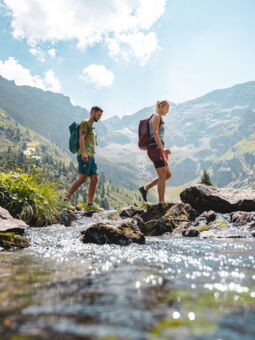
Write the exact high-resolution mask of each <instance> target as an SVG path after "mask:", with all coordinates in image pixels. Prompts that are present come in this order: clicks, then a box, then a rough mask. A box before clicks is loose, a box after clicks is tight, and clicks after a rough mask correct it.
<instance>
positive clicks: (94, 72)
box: [81, 64, 114, 87]
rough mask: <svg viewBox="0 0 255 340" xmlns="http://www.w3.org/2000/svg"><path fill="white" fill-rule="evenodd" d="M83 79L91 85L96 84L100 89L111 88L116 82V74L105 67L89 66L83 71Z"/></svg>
mask: <svg viewBox="0 0 255 340" xmlns="http://www.w3.org/2000/svg"><path fill="white" fill-rule="evenodd" d="M82 73H83V75H82V76H81V78H82V79H85V80H86V81H87V82H89V83H93V84H96V85H97V86H98V87H109V86H111V85H112V83H113V81H114V74H113V73H112V71H110V70H107V68H106V67H105V66H104V65H95V64H92V65H89V66H87V67H85V68H84V70H83V71H82Z"/></svg>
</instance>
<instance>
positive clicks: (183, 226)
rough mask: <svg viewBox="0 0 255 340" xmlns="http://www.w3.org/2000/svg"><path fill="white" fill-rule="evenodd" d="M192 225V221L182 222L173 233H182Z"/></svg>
mask: <svg viewBox="0 0 255 340" xmlns="http://www.w3.org/2000/svg"><path fill="white" fill-rule="evenodd" d="M190 227H191V222H189V221H187V222H181V223H180V224H179V225H178V227H176V229H174V230H173V234H182V233H183V232H184V231H185V230H187V229H189V228H190Z"/></svg>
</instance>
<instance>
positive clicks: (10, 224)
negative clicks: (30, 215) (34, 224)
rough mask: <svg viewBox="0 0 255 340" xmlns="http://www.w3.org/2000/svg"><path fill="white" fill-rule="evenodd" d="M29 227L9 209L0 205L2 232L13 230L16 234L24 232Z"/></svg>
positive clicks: (0, 229)
mask: <svg viewBox="0 0 255 340" xmlns="http://www.w3.org/2000/svg"><path fill="white" fill-rule="evenodd" d="M27 228H29V225H27V224H26V223H25V222H24V221H22V220H18V219H17V218H13V217H12V216H11V214H10V213H9V211H8V210H6V209H4V208H2V207H0V232H13V233H15V234H20V235H22V234H24V231H25V230H26V229H27Z"/></svg>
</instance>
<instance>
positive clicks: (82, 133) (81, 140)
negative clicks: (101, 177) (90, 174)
mask: <svg viewBox="0 0 255 340" xmlns="http://www.w3.org/2000/svg"><path fill="white" fill-rule="evenodd" d="M85 136H86V132H85V130H84V129H80V136H79V145H80V148H81V157H82V160H83V162H87V161H88V154H87V151H86V148H85V142H84V139H85Z"/></svg>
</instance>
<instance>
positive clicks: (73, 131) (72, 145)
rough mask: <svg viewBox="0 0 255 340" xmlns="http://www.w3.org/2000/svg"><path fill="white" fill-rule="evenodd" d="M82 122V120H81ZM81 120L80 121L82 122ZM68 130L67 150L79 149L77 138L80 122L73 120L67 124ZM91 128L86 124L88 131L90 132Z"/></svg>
mask: <svg viewBox="0 0 255 340" xmlns="http://www.w3.org/2000/svg"><path fill="white" fill-rule="evenodd" d="M82 122H84V120H83V121H82ZM82 122H81V123H82ZM69 131H70V137H69V150H70V151H71V152H72V153H76V152H77V151H78V150H79V147H80V143H79V138H80V124H78V123H76V122H73V123H72V124H71V125H70V126H69ZM91 131H92V129H91V127H90V126H89V125H88V132H91Z"/></svg>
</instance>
